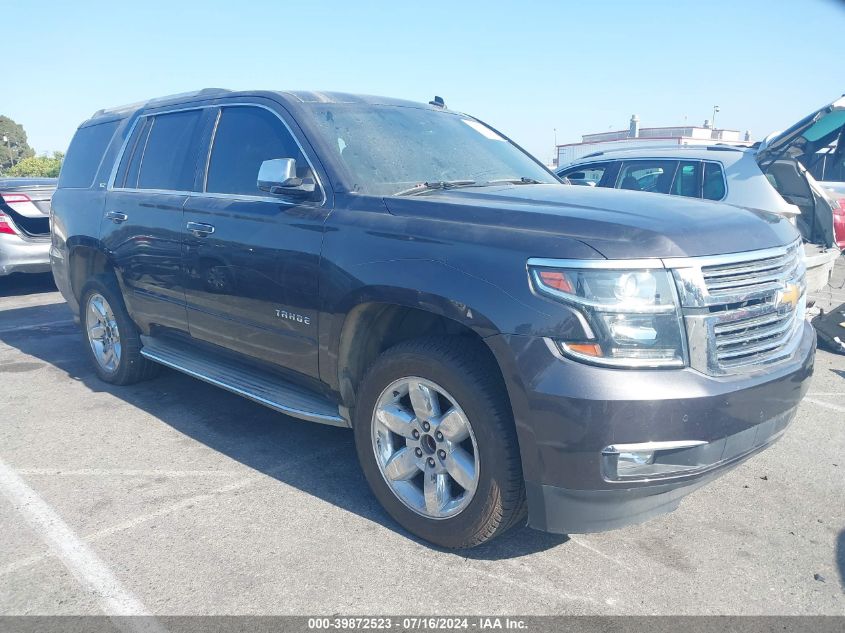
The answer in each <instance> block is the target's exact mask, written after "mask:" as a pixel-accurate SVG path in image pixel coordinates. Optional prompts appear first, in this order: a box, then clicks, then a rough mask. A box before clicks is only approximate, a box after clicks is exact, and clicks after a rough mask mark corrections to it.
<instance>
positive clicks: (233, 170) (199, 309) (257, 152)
mask: <svg viewBox="0 0 845 633" xmlns="http://www.w3.org/2000/svg"><path fill="white" fill-rule="evenodd" d="M262 103H263V102H262ZM215 116H216V120H215V121H214V124H213V129H214V136H213V138H212V140H211V151H210V152H209V153H208V159H207V160H208V167H207V172H206V174H205V178H204V179H203V183H202V186H201V187H200V188H201V189H202V191H201V192H198V193H195V194H193V195H192V196H191V197H190V199H189V200H188V201H187V203H186V204H185V217H184V221H185V226H186V227H188V230H187V232H186V234H185V242H184V265H185V279H186V296H187V302H188V320H189V322H190V332H191V336H193V337H194V338H197V339H200V340H203V341H207V342H210V343H213V344H216V345H220V346H222V347H226V348H228V349H230V350H233V351H235V352H238V353H241V354H243V355H245V356H249V357H252V358H256V359H260V360H262V361H266V362H270V363H273V364H275V365H278V366H281V367H284V368H287V369H291V370H293V371H295V372H297V373H298V374H302V375H305V376H309V377H316V376H317V375H318V374H317V315H318V309H319V294H318V275H319V261H320V249H321V246H322V240H323V224H324V222H325V219H326V217H327V215H328V212H329V210H328V205H326V204H325V196H324V193H323V190H322V188H321V187H320V186H319V184H318V186H317V190H316V191H315V192H314V195H313V196H311V197H308V198H291V197H285V196H283V195H272V194H269V193H267V192H264V191H261V190H259V189H258V186H257V180H258V170H259V167H260V166H261V163H262V162H263V161H265V160H272V159H277V158H293V159H295V160H296V164H297V175H298V176H299V177H301V178H309V177H310V178H314V179H315V180H318V178H317V175H316V174H315V172H314V170H313V167H312V163H311V162H309V159H308V158H307V157H306V155H305V153H304V150H303V149H302V147H303V143H302V142H301V141H299V140H298V139H297V138H296V137H295V135H294V133H293V132H292V122H290V123H288V122H286V120H285V119H284V118H283V117H284V116H286V115H285V114H284V112H283V111H281V110H275V109H274V108H271V107H267V106H265V105H262V104H261V103H258V102H255V103H252V102H249V101H247V102H239V103H232V104H229V105H227V104H225V103H224V104H223V105H222V106H221V107H220V109H219V111H218V112H216V113H215Z"/></svg>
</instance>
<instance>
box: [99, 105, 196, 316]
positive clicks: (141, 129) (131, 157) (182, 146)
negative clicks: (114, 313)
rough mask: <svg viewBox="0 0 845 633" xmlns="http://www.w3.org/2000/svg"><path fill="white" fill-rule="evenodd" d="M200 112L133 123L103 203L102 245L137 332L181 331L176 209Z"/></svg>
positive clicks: (187, 180)
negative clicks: (160, 328)
mask: <svg viewBox="0 0 845 633" xmlns="http://www.w3.org/2000/svg"><path fill="white" fill-rule="evenodd" d="M202 113H203V111H202V110H187V111H182V112H174V113H170V114H157V115H145V116H142V117H140V118H139V119H138V121H137V122H136V123H135V126H134V128H133V131H132V134H131V136H130V138H129V141H128V142H127V145H126V148H125V149H124V152H123V156H122V158H121V160H120V164H119V166H118V169H117V172H116V174H115V179H114V182H113V183H112V185H111V187H110V189H109V191H108V193H107V195H106V206H105V215H104V217H103V220H102V223H101V230H100V236H101V240H102V242H103V244H104V246H105V247H106V249H108V251H109V252H110V253H111V256H112V258H113V261H114V263H115V265H116V267H117V272H118V273H119V275H120V277H121V279H122V281H123V284H124V288H125V293H124V296H125V298H126V304H127V308H128V310H129V313H130V314H131V315H132V317H133V319H135V321H136V323H138V324H139V325H140V326H141V327H142V328H143V329H145V330H148V329H149V328H150V327H151V326H153V325H161V326H164V327H168V328H173V329H177V330H185V331H187V329H188V322H187V313H186V310H185V289H184V284H183V281H182V268H181V250H182V236H183V232H184V221H183V218H182V205H183V204H184V203H185V201H186V200H187V199H188V194H187V192H188V191H189V190H190V189H192V188H193V183H194V177H195V173H196V167H197V160H198V150H199V136H200V128H201V125H200V122H201V120H202Z"/></svg>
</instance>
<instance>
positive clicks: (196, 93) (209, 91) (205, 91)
mask: <svg viewBox="0 0 845 633" xmlns="http://www.w3.org/2000/svg"><path fill="white" fill-rule="evenodd" d="M226 92H231V90H228V89H227V88H202V89H201V90H189V91H188V92H178V93H176V94H172V95H165V96H163V97H154V98H153V99H148V100H146V101H137V102H135V103H128V104H126V105H121V106H115V107H113V108H101V109H100V110H97V111H96V112H95V113H94V114H92V115H91V118H92V119H93V118H94V117H98V116H102V115H104V114H119V113H121V112H127V111H130V110H137V109H138V108H141V107H144V106H150V105H156V104H159V103H165V102H167V101H173V100H174V99H185V98H188V97H203V96H210V95H215V94H223V93H226Z"/></svg>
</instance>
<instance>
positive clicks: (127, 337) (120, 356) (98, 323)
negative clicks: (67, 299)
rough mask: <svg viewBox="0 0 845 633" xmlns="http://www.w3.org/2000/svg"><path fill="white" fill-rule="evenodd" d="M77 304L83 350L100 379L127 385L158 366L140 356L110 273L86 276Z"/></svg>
mask: <svg viewBox="0 0 845 633" xmlns="http://www.w3.org/2000/svg"><path fill="white" fill-rule="evenodd" d="M79 305H80V319H79V320H80V324H81V325H82V337H83V339H84V341H85V349H86V351H87V354H88V357H89V359H90V360H91V362H92V364H93V365H94V370H95V371H96V372H97V375H98V376H99V377H100V378H101V379H102V380H104V381H105V382H108V383H111V384H113V385H131V384H133V383H136V382H140V381H142V380H147V379H149V378H152V377H153V376H154V375H155V374H156V373H157V371H158V369H159V366H158V365H157V364H156V363H153V362H152V361H149V360H147V359H146V358H144V357H143V356H141V336H140V333H139V332H138V328H137V327H136V326H135V323H134V322H133V321H132V319H131V317H130V316H129V313H128V312H127V311H126V306H125V304H124V302H123V296H122V295H121V293H120V287H119V286H118V284H117V280H116V279H115V278H114V277H113V276H112V275H108V274H103V275H97V276H96V277H92V278H91V279H89V280H88V281H87V282H86V283H85V285H84V286H83V287H82V297H81V299H80V302H79Z"/></svg>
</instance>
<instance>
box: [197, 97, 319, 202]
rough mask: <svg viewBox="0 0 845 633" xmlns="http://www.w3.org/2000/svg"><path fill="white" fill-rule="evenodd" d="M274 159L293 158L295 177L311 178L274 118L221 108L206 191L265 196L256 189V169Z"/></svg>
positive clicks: (268, 114) (251, 110)
mask: <svg viewBox="0 0 845 633" xmlns="http://www.w3.org/2000/svg"><path fill="white" fill-rule="evenodd" d="M274 158H293V159H295V160H296V164H297V176H299V177H300V178H306V177H313V175H312V174H311V172H310V169H309V168H308V163H307V162H306V160H305V157H304V156H303V155H302V152H300V150H299V147H298V146H297V144H296V141H295V140H294V139H293V137H292V136H291V134H290V132H288V130H287V128H286V127H285V126H284V124H283V123H282V122H281V121H280V120H279V118H278V117H277V116H276V115H275V114H273V113H272V112H270V111H268V110H265V109H263V108H251V107H245V106H239V107H231V108H224V109H223V111H222V112H221V114H220V121H219V122H218V124H217V132H216V133H215V135H214V145H213V146H212V150H211V161H210V163H209V165H208V179H207V182H206V191H209V192H213V193H236V194H246V195H253V196H266V195H267V193H266V192H264V191H261V190H260V189H259V188H258V185H257V181H258V169H259V168H260V167H261V163H262V162H264V161H265V160H272V159H274Z"/></svg>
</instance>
